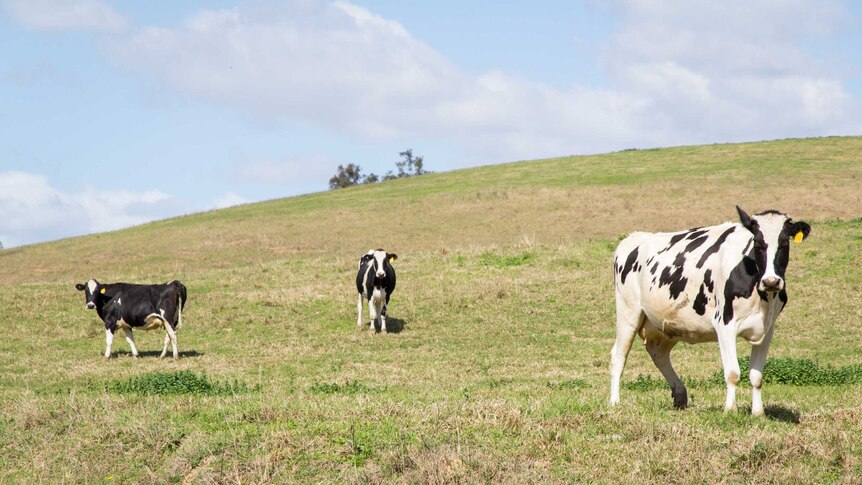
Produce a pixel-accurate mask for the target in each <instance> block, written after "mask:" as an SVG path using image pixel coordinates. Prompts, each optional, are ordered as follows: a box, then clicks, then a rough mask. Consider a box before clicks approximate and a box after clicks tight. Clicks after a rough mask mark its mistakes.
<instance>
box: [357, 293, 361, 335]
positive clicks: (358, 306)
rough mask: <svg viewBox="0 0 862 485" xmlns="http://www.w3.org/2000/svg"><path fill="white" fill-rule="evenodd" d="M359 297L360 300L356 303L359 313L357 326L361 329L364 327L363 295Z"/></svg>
mask: <svg viewBox="0 0 862 485" xmlns="http://www.w3.org/2000/svg"><path fill="white" fill-rule="evenodd" d="M357 297H358V298H357V301H356V313H357V316H356V326H357V327H361V326H362V295H361V294H360V295H357Z"/></svg>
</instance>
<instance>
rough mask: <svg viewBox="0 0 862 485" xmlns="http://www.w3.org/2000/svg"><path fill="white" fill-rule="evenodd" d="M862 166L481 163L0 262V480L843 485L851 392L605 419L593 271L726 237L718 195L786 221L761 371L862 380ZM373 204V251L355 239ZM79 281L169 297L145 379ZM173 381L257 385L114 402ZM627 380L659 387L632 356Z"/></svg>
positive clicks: (808, 159)
mask: <svg viewBox="0 0 862 485" xmlns="http://www.w3.org/2000/svg"><path fill="white" fill-rule="evenodd" d="M860 149H862V139H859V138H844V139H822V140H788V141H782V142H771V143H764V144H745V145H719V146H712V147H686V148H678V149H670V150H660V151H633V152H623V153H618V154H611V155H606V156H600V157H580V158H569V159H557V160H549V161H538V162H530V163H524V164H514V165H507V166H501V167H484V168H480V169H475V170H467V171H460V172H453V173H446V174H435V175H429V176H424V177H420V178H417V179H413V180H403V181H397V182H394V183H390V184H383V185H381V186H377V187H361V188H357V189H350V190H343V191H338V192H331V193H326V194H316V195H311V196H306V197H300V198H295V199H287V200H280V201H272V202H268V203H264V204H258V205H251V206H244V207H239V208H235V209H229V210H226V211H219V212H212V213H206V214H200V215H195V216H189V217H184V218H178V219H172V220H169V221H163V222H159V223H153V224H148V225H145V226H142V227H138V228H133V229H129V230H126V231H119V232H117V233H110V234H102V235H96V236H90V237H85V238H76V239H70V240H64V241H59V242H56V243H49V244H42V245H37V246H32V247H26V248H19V249H13V250H8V251H3V252H0V264H2V265H3V268H4V270H3V272H2V274H0V285H2V288H3V291H2V292H0V322H2V323H0V399H2V402H3V403H4V406H2V407H0V450H2V451H0V481H4V482H8V481H12V482H14V481H19V482H34V481H45V482H63V481H74V482H82V481H83V482H95V481H106V480H108V481H118V482H132V481H147V482H153V483H161V482H171V483H176V482H182V483H225V482H267V481H272V482H347V483H452V482H461V483H487V482H501V483H571V482H575V481H599V482H621V481H627V480H633V479H634V480H645V479H646V480H661V481H669V482H675V483H680V482H687V483H688V482H731V483H737V482H766V481H769V482H779V483H787V482H802V483H811V482H847V483H854V482H856V481H858V478H857V477H859V476H862V448H860V446H859V440H858V436H860V433H862V419H860V418H862V411H860V409H859V408H858V403H859V402H862V386H859V385H852V386H845V387H840V388H838V387H793V386H784V385H774V386H773V385H768V386H766V387H765V391H764V394H765V400H766V404H767V414H768V415H769V416H770V419H766V420H757V419H754V418H751V417H749V416H748V415H747V414H746V413H745V411H746V409H745V408H746V405H747V403H748V402H749V401H748V400H749V399H750V397H749V395H748V392H747V390H741V391H740V399H739V401H740V408H741V410H740V412H739V413H734V414H724V413H722V412H721V411H720V406H721V403H722V402H723V392H724V391H723V389H721V388H715V387H703V388H697V387H696V388H692V389H690V397H691V407H690V409H688V410H687V411H684V412H679V411H674V410H673V409H672V401H671V398H670V393H669V392H668V391H666V390H654V391H645V392H634V391H627V390H624V393H623V396H622V398H623V405H622V406H621V407H619V408H617V409H613V410H611V409H609V408H608V407H607V405H606V400H607V385H608V382H607V381H608V379H607V364H608V353H609V350H610V347H611V343H612V338H613V324H612V321H613V301H612V280H611V278H610V269H609V264H608V263H609V261H610V258H611V255H612V252H613V249H614V247H615V245H616V242H617V236H618V235H619V234H622V233H625V232H627V231H629V230H632V229H635V228H638V229H651V230H663V229H676V228H681V227H691V226H695V225H703V224H710V223H717V222H721V221H723V220H727V219H729V218H730V217H731V216H732V214H733V204H735V203H740V204H742V205H744V206H745V207H746V208H748V209H750V210H752V211H755V210H760V209H765V208H768V207H778V208H782V209H784V210H787V211H788V212H790V213H791V214H792V215H794V216H796V217H797V218H804V219H806V220H808V221H809V222H811V223H812V225H813V227H814V233H813V235H812V237H811V238H810V239H809V240H808V241H806V243H805V244H803V245H799V246H796V245H794V246H793V256H792V262H791V267H790V270H789V275H788V277H789V281H790V292H791V295H790V298H791V301H790V305H789V306H788V308H787V310H786V312H785V314H784V315H782V317H781V319H780V320H779V322H778V324H779V329H778V333H777V336H776V338H775V341H774V343H773V347H772V351H771V352H770V353H771V355H774V356H782V357H794V358H808V359H813V360H816V361H818V362H819V363H822V364H831V365H836V366H839V365H848V364H858V363H860V362H862V357H860V354H859V346H858V342H859V341H862V325H858V324H859V323H860V322H862V313H860V311H862V310H860V308H862V298H860V296H859V295H860V294H862V271H860V270H862V263H860V261H859V254H860V250H862V238H860V234H862V219H859V217H860V215H862V204H860V201H859V192H860V191H859V190H858V186H859V183H858V180H859V176H860V175H862V174H860V163H859V161H858V154H859V153H862V150H860ZM812 160H817V162H813V161H812ZM766 175H770V177H767V176H766ZM800 187H805V190H802V189H800ZM377 205H379V206H381V207H382V206H385V207H387V211H386V215H387V217H386V221H385V224H384V227H386V230H387V232H386V234H385V235H381V234H379V233H377V234H373V233H368V232H364V231H362V230H360V229H361V228H362V227H365V226H366V223H365V220H364V219H362V218H361V217H360V215H361V214H364V213H365V212H367V210H368V208H369V207H370V208H374V207H376V206H377ZM381 240H383V241H384V242H379V241H381ZM380 245H382V246H384V247H386V248H387V249H391V250H393V251H395V252H397V253H398V254H399V256H400V258H399V260H398V262H397V263H396V264H397V270H398V276H399V283H398V289H397V291H396V293H395V296H394V299H393V304H392V307H391V311H390V313H391V317H392V320H391V322H393V323H394V322H397V326H398V327H399V329H400V330H401V331H400V332H398V333H392V334H389V335H381V334H376V335H375V334H372V333H370V332H368V330H362V331H356V330H355V329H354V326H355V317H356V316H355V313H354V312H355V295H354V291H355V290H354V288H353V277H354V274H353V271H354V268H355V258H356V256H357V255H358V254H359V253H361V252H364V251H365V250H366V249H367V248H368V247H377V246H380ZM92 276H97V277H99V278H101V279H103V280H105V281H112V280H118V279H122V280H135V281H165V280H169V279H172V278H174V277H179V278H180V279H182V280H183V281H184V282H185V283H186V285H187V286H188V287H189V298H190V302H189V306H188V307H187V311H186V313H185V314H184V320H185V326H184V328H183V329H182V331H181V332H180V334H179V338H180V350H181V351H184V352H185V354H184V357H183V358H182V359H180V360H179V361H178V362H169V361H159V360H158V359H156V358H155V355H157V353H158V350H160V349H161V339H162V336H161V335H157V334H154V333H150V334H142V335H137V336H136V341H137V344H138V348H139V349H140V350H141V351H142V353H143V354H144V357H143V358H141V359H138V360H134V359H132V358H131V356H130V355H129V354H128V353H127V352H126V351H127V349H126V347H125V342H123V341H122V339H119V340H118V341H117V342H115V350H119V351H121V354H120V355H119V356H118V357H116V358H114V359H112V360H111V361H109V362H103V361H102V360H101V359H100V357H99V356H100V353H101V351H102V350H103V347H102V345H103V338H102V330H101V329H100V327H99V325H98V322H97V321H96V319H95V317H94V315H93V313H92V312H87V311H85V310H84V309H83V308H82V303H83V300H82V297H81V295H80V293H78V292H76V291H74V289H73V288H72V284H73V283H75V282H80V281H83V280H84V279H86V278H89V277H92ZM34 329H39V331H34ZM747 347H748V346H747V345H744V344H740V352H743V353H747V352H748V350H747ZM674 358H675V362H676V366H677V368H678V370H679V372H680V374H681V375H682V376H683V377H684V378H696V379H705V378H707V377H709V376H710V375H712V373H714V372H715V371H716V370H717V369H719V364H718V349H717V347H715V346H714V345H710V344H704V345H699V346H680V347H679V349H678V350H677V351H676V352H675V353H674ZM178 370H192V371H194V372H197V373H200V372H206V373H207V375H209V376H211V377H213V379H215V380H217V381H232V380H234V379H237V380H240V381H242V382H244V383H246V384H248V385H249V386H255V385H260V386H261V388H260V391H259V392H252V393H244V394H238V395H235V396H196V395H184V396H138V395H134V394H128V395H127V394H122V395H120V394H116V393H111V392H108V391H106V390H105V383H107V382H112V381H114V380H116V379H123V378H127V377H130V376H137V375H144V374H147V373H151V372H156V371H178ZM626 372H627V373H626V375H625V376H624V379H625V380H630V379H634V377H635V376H637V375H639V374H642V375H649V376H652V377H658V376H659V373H658V371H657V370H655V368H654V367H653V365H652V363H651V362H650V361H649V358H648V357H647V355H646V353H645V352H643V351H642V350H641V349H639V348H635V349H634V350H633V351H632V354H631V356H630V358H629V363H628V365H627V371H626Z"/></svg>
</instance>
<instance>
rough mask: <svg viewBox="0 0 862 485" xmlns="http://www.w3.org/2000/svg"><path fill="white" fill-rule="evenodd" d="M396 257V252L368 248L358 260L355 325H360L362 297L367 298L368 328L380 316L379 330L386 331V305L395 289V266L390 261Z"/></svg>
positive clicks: (372, 325)
mask: <svg viewBox="0 0 862 485" xmlns="http://www.w3.org/2000/svg"><path fill="white" fill-rule="evenodd" d="M396 259H398V255H397V254H391V253H387V252H386V251H384V250H382V249H370V250H369V251H368V252H367V253H365V254H363V255H362V258H361V259H360V260H359V271H358V272H357V273H356V291H358V292H359V298H358V300H357V302H356V312H357V317H356V326H357V327H361V326H362V299H363V297H364V298H365V299H367V300H368V313H370V314H371V323H369V324H368V328H374V324H375V322H377V318H378V317H379V318H380V330H381V331H382V332H384V333H385V332H386V307H387V306H388V305H389V298H390V297H392V292H393V291H395V268H393V267H392V261H395V260H396Z"/></svg>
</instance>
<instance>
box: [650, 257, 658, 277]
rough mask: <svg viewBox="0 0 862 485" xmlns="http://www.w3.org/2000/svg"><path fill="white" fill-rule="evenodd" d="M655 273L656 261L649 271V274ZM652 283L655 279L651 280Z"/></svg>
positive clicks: (656, 269) (656, 268)
mask: <svg viewBox="0 0 862 485" xmlns="http://www.w3.org/2000/svg"><path fill="white" fill-rule="evenodd" d="M656 271H658V261H656V262H655V264H653V265H652V268H650V269H649V273H650V274H655V272H656ZM653 282H655V278H653Z"/></svg>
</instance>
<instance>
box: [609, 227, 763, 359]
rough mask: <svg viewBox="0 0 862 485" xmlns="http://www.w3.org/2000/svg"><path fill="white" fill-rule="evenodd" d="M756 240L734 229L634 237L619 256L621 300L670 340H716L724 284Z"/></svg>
mask: <svg viewBox="0 0 862 485" xmlns="http://www.w3.org/2000/svg"><path fill="white" fill-rule="evenodd" d="M750 240H751V235H750V233H748V232H747V231H744V230H743V229H742V228H741V226H739V225H738V224H734V223H725V224H720V225H717V226H710V227H703V228H694V229H689V230H686V231H679V232H672V233H645V232H636V233H632V234H631V235H629V236H628V237H626V238H625V239H624V240H623V241H621V242H620V244H619V246H618V247H617V251H616V253H615V255H614V268H615V271H614V279H615V287H616V293H617V299H618V300H621V301H622V302H623V303H624V304H626V305H629V306H640V307H641V308H642V310H643V312H644V314H645V315H646V317H647V319H648V320H650V321H651V322H652V323H653V324H654V325H655V326H656V327H657V328H658V329H659V330H661V331H663V333H665V334H666V335H667V336H669V337H672V338H679V339H680V340H684V341H691V342H696V341H703V340H709V339H712V338H714V328H713V320H714V319H715V318H716V317H717V316H718V311H719V309H720V307H721V305H723V304H724V301H723V291H724V284H725V282H726V281H727V277H728V274H729V273H730V271H732V269H733V268H735V267H736V266H737V263H738V262H739V261H741V260H742V256H743V251H744V250H745V248H746V245H747V244H748V243H749V241H750ZM732 304H733V305H747V304H748V303H746V302H735V301H734V302H732Z"/></svg>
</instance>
